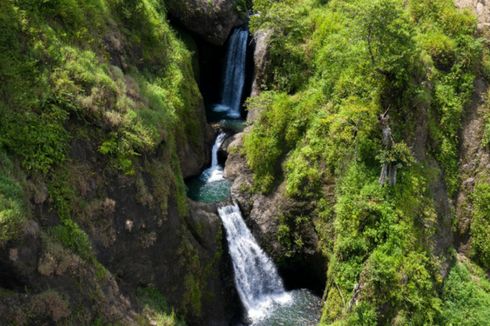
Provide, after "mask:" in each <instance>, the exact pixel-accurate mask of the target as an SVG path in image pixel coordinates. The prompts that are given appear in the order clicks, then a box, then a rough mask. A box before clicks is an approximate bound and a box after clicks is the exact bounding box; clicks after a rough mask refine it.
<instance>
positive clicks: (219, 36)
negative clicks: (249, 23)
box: [167, 0, 243, 45]
mask: <svg viewBox="0 0 490 326" xmlns="http://www.w3.org/2000/svg"><path fill="white" fill-rule="evenodd" d="M167 9H168V12H169V14H170V15H171V16H173V17H175V18H177V19H178V20H179V21H180V22H181V23H182V24H183V25H184V26H185V27H186V28H188V29H189V30H191V31H193V32H195V33H197V34H199V35H200V36H201V37H202V38H203V39H204V40H206V41H207V42H209V43H212V44H215V45H223V44H224V43H225V42H226V39H227V38H228V35H229V34H230V31H231V30H232V29H233V28H234V27H236V26H239V25H242V24H243V19H242V18H241V17H240V14H239V13H238V12H237V10H236V1H234V0H169V1H167Z"/></svg>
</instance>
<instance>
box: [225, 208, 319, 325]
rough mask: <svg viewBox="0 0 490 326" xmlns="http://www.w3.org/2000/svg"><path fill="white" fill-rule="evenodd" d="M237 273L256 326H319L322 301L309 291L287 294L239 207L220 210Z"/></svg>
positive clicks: (247, 308) (238, 281) (249, 312)
mask: <svg viewBox="0 0 490 326" xmlns="http://www.w3.org/2000/svg"><path fill="white" fill-rule="evenodd" d="M218 213H219V216H220V218H221V220H222V221H223V225H224V227H225V230H226V239H227V241H228V247H229V251H230V256H231V259H232V262H233V270H234V273H235V284H236V288H237V290H238V294H239V296H240V299H241V301H242V303H243V306H244V307H245V310H246V313H247V317H248V319H249V322H250V323H251V324H252V325H254V326H270V325H288V326H310V325H316V324H317V323H318V320H319V318H320V315H319V312H320V307H321V302H320V299H319V298H317V297H315V296H314V295H312V294H311V293H310V292H309V291H308V290H295V291H291V292H286V290H285V289H284V286H283V283H282V279H281V277H280V276H279V274H278V272H277V269H276V266H275V265H274V263H273V262H272V260H271V259H270V258H269V257H268V256H267V255H266V253H265V252H264V251H263V250H262V249H261V248H260V246H259V245H258V243H257V241H255V238H254V237H253V235H252V233H251V232H250V230H249V229H248V228H247V225H246V224H245V221H244V220H243V217H242V214H241V212H240V208H239V207H238V205H237V204H234V205H229V206H224V207H221V208H219V209H218Z"/></svg>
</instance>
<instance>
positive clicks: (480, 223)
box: [470, 182, 490, 270]
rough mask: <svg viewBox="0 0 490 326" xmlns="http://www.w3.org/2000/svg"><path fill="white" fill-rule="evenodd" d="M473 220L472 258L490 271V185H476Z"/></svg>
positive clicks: (473, 195) (483, 183)
mask: <svg viewBox="0 0 490 326" xmlns="http://www.w3.org/2000/svg"><path fill="white" fill-rule="evenodd" d="M472 201H473V220H472V222H471V231H470V233H471V250H472V257H473V259H474V260H475V261H477V262H478V263H480V264H481V266H482V267H484V268H485V269H487V270H490V243H489V242H488V239H490V183H486V182H480V183H478V184H476V186H475V189H474V191H473V194H472Z"/></svg>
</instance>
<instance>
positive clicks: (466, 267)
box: [442, 260, 490, 326]
mask: <svg viewBox="0 0 490 326" xmlns="http://www.w3.org/2000/svg"><path fill="white" fill-rule="evenodd" d="M443 299H444V306H443V307H442V315H443V317H444V319H443V320H444V324H445V325H461V326H465V325H468V326H469V325H485V324H486V323H488V321H489V320H490V309H489V308H488V307H490V281H489V280H488V278H487V276H486V275H485V273H484V272H483V271H482V270H481V269H480V268H478V267H477V266H475V265H474V264H472V263H471V262H469V261H464V260H463V261H461V262H458V263H457V264H456V266H455V267H454V268H453V269H452V270H451V273H450V274H449V276H448V278H447V280H446V284H445V285H444V292H443Z"/></svg>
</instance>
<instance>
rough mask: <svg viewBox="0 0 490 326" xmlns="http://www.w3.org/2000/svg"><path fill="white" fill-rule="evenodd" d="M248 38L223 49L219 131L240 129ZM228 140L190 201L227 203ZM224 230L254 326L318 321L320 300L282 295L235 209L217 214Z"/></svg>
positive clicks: (238, 35)
mask: <svg viewBox="0 0 490 326" xmlns="http://www.w3.org/2000/svg"><path fill="white" fill-rule="evenodd" d="M248 38H249V33H248V30H247V29H245V28H237V29H235V30H234V31H233V33H232V35H231V37H230V40H229V43H228V48H227V55H226V66H225V74H224V83H223V88H222V96H221V103H220V104H216V105H214V106H212V108H211V109H212V111H213V113H214V114H216V113H218V114H219V115H220V116H221V117H222V118H224V120H222V121H221V123H220V125H221V128H224V129H227V130H240V129H242V128H243V121H242V120H240V117H241V112H240V111H241V100H242V94H243V88H244V83H245V71H246V69H245V68H246V57H247V46H248ZM227 136H228V135H227V134H226V133H224V132H220V133H219V134H218V136H217V137H216V140H215V142H214V145H213V148H212V151H211V152H212V156H211V166H210V167H209V168H207V169H206V170H204V171H203V172H202V174H201V175H200V176H199V177H196V178H193V179H191V180H190V181H189V182H188V183H187V186H188V189H189V191H188V195H189V197H190V198H192V199H194V200H198V201H204V202H223V201H225V200H229V198H230V186H231V183H230V182H229V181H228V180H226V179H225V178H224V176H223V170H224V169H223V166H221V165H220V164H219V161H218V152H219V149H220V147H221V146H222V144H223V142H224V141H225V140H226V137H227ZM218 213H219V216H220V218H221V220H222V222H223V226H224V228H225V230H226V238H227V241H228V247H229V252H230V256H231V259H232V263H233V271H234V276H235V285H236V288H237V291H238V294H239V297H240V300H241V301H242V303H243V306H244V308H245V310H246V314H247V316H246V317H247V323H248V324H250V325H253V326H275V325H278V326H279V325H284V326H310V325H316V324H317V323H318V320H319V319H320V311H321V303H320V298H318V297H316V296H314V295H312V294H311V293H310V292H309V291H308V290H303V289H302V290H294V291H289V292H287V291H286V290H285V289H284V285H283V281H282V279H281V277H280V276H279V274H278V271H277V268H276V266H275V265H274V263H273V261H272V260H271V259H270V258H269V257H268V256H267V254H266V253H265V252H264V251H263V250H262V248H260V246H259V244H258V243H257V241H256V240H255V238H254V237H253V235H252V233H251V232H250V230H249V229H248V228H247V225H246V224H245V221H244V220H243V217H242V214H241V212H240V208H239V207H238V205H237V204H234V205H228V206H223V207H220V208H219V209H218Z"/></svg>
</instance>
